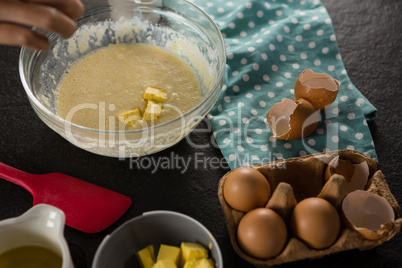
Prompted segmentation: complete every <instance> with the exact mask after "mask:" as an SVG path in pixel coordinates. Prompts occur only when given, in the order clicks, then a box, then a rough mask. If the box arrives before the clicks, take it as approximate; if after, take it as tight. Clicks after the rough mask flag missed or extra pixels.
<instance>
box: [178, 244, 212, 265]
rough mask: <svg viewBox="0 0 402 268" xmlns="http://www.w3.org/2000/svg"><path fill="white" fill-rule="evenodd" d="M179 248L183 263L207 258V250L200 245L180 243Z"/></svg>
mask: <svg viewBox="0 0 402 268" xmlns="http://www.w3.org/2000/svg"><path fill="white" fill-rule="evenodd" d="M180 247H181V253H182V260H183V261H184V263H185V262H187V261H191V260H197V259H202V258H208V250H207V249H206V248H205V247H204V246H203V245H201V244H198V243H190V242H182V243H181V246H180Z"/></svg>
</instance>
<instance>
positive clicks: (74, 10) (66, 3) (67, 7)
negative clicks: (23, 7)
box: [24, 0, 84, 20]
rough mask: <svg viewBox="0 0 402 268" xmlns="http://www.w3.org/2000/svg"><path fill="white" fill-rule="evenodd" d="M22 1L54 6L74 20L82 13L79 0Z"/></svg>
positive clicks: (81, 5) (82, 7)
mask: <svg viewBox="0 0 402 268" xmlns="http://www.w3.org/2000/svg"><path fill="white" fill-rule="evenodd" d="M24 2H27V3H34V4H41V5H44V6H50V7H53V8H56V9H57V10H59V11H60V12H62V13H64V14H66V15H67V16H69V17H70V18H72V19H74V20H76V19H78V18H80V17H81V16H82V14H83V13H84V5H83V4H82V3H81V1H80V0H25V1H24Z"/></svg>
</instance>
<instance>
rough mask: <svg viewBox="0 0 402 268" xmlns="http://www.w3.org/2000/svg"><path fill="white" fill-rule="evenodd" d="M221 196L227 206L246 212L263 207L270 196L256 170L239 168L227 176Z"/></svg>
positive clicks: (268, 187) (263, 180)
mask: <svg viewBox="0 0 402 268" xmlns="http://www.w3.org/2000/svg"><path fill="white" fill-rule="evenodd" d="M223 196H224V198H225V200H226V202H227V203H228V204H229V206H231V207H232V208H234V209H236V210H239V211H243V212H247V211H250V210H252V209H255V208H258V207H264V206H265V204H266V203H267V202H268V199H269V197H270V196H271V187H270V186H269V183H268V180H267V179H266V178H265V176H264V175H262V174H261V173H260V172H259V171H258V170H256V169H254V168H251V167H241V168H238V169H235V170H233V171H232V172H230V173H229V175H228V176H227V178H226V180H225V183H224V184H223Z"/></svg>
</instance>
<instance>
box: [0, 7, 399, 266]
mask: <svg viewBox="0 0 402 268" xmlns="http://www.w3.org/2000/svg"><path fill="white" fill-rule="evenodd" d="M323 3H324V5H325V6H326V7H327V9H328V11H329V13H330V15H331V17H332V21H333V25H334V29H335V33H336V36H337V40H338V45H339V49H340V52H341V55H342V58H343V60H344V63H345V67H346V70H347V72H348V74H349V76H350V79H351V81H352V82H353V83H354V84H355V86H356V87H357V88H358V89H360V90H361V91H362V92H363V94H364V95H365V96H366V97H367V98H368V99H369V100H370V101H371V102H372V103H373V104H374V105H375V106H376V107H377V108H378V110H379V112H378V116H377V118H376V119H375V120H374V122H370V123H369V126H370V130H371V132H372V135H373V137H374V142H375V145H376V149H377V153H378V158H379V161H380V165H379V168H380V169H381V170H382V171H383V172H384V173H385V175H386V178H387V180H388V183H389V185H390V189H391V191H392V193H393V194H394V196H395V197H396V199H397V201H398V203H399V204H402V184H401V178H400V175H401V170H400V169H401V168H402V165H401V163H400V161H401V159H402V153H401V148H402V147H401V131H402V123H401V116H402V111H401V109H402V108H401V107H402V106H401V102H402V98H401V92H400V87H401V82H402V81H401V58H402V47H401V44H402V35H401V33H402V27H401V24H402V17H401V12H402V2H401V1H399V0H393V1H391V0H383V1H382V0H372V1H366V0H358V1H357V0H356V1H348V0H338V1H330V0H323ZM18 54H19V49H18V48H10V47H2V46H0V162H3V163H6V164H8V165H11V166H14V167H16V168H19V169H21V170H24V171H27V172H31V173H49V172H55V171H57V172H62V173H66V174H68V175H71V176H74V177H77V178H80V179H82V180H86V181H88V182H91V183H94V184H97V185H100V186H103V187H106V188H108V189H111V190H114V191H117V192H120V193H122V194H125V195H127V196H130V197H131V198H132V200H133V205H132V207H131V208H130V209H129V211H128V212H127V213H126V214H125V215H124V216H123V217H122V218H121V219H120V220H118V221H117V222H116V223H115V224H113V225H112V226H111V227H109V228H108V229H106V230H104V231H102V232H100V233H97V234H84V233H82V232H79V231H77V230H74V229H72V228H70V227H68V226H67V227H66V229H65V236H66V239H67V241H68V243H69V245H70V249H71V252H72V255H73V258H74V262H75V264H76V267H90V265H91V263H92V259H93V256H94V254H95V251H96V249H97V247H98V245H99V244H100V242H101V241H102V239H103V238H104V237H105V236H106V235H107V234H109V233H110V232H112V231H113V230H115V229H116V228H117V227H118V226H120V225H121V224H122V223H123V222H125V221H127V220H129V219H131V218H133V217H135V216H137V215H140V214H141V213H142V212H144V211H149V210H155V209H169V210H175V211H179V212H182V213H185V214H187V215H190V216H192V217H194V218H196V219H197V220H199V221H200V222H201V223H203V224H204V225H205V226H206V227H207V228H208V229H209V230H210V231H211V232H212V233H213V234H214V236H215V237H216V239H217V240H218V242H219V244H220V246H221V250H222V253H223V257H224V261H225V267H252V266H251V265H249V264H247V263H246V262H244V261H243V260H242V259H240V258H239V257H238V256H237V255H236V254H235V253H234V251H233V250H232V247H231V245H230V242H229V237H228V234H227V232H226V225H225V220H224V217H223V214H222V212H221V209H220V205H219V201H218V198H217V185H218V180H219V178H220V177H221V176H222V175H224V174H225V173H226V172H227V171H228V168H227V167H222V168H217V167H215V166H207V167H206V168H205V167H203V166H202V165H201V164H200V162H199V160H200V159H201V160H209V161H210V160H213V159H215V160H222V161H223V159H222V154H221V153H220V151H219V149H218V148H216V147H214V146H213V145H208V144H210V141H211V140H212V139H213V137H212V134H211V133H210V132H207V131H200V130H205V129H207V128H208V124H207V123H206V122H205V121H204V122H203V123H202V124H201V125H200V126H199V127H198V128H197V130H198V132H197V131H196V132H195V133H193V134H191V135H190V138H191V140H192V142H195V143H197V144H206V145H207V146H205V148H204V149H202V150H197V149H194V148H193V147H191V146H190V145H189V141H187V140H183V141H182V142H180V143H179V144H177V145H176V146H174V147H173V148H171V149H168V150H165V151H163V152H160V153H158V154H156V155H153V156H152V157H148V158H143V159H145V160H143V161H144V162H143V163H142V164H143V165H147V163H146V162H145V161H152V160H158V159H165V158H169V157H182V158H186V159H188V158H190V166H189V168H188V169H186V170H185V169H179V168H173V169H164V170H158V171H157V172H154V171H153V169H152V168H137V166H136V165H137V164H136V162H132V161H130V160H118V159H112V158H107V157H102V156H97V155H94V154H91V153H88V152H85V151H83V150H81V149H78V148H76V147H74V146H73V145H70V144H69V143H68V142H67V141H65V140H64V139H62V138H61V137H60V136H58V135H57V134H55V133H54V132H52V131H51V130H50V129H49V128H48V127H47V126H45V125H44V124H43V123H42V122H41V121H40V120H39V119H38V117H37V116H36V115H35V114H34V113H33V110H32V108H31V107H30V105H29V102H28V100H27V97H26V95H25V92H24V90H23V88H22V85H21V82H20V78H19V74H18ZM31 205H32V197H31V195H30V194H29V193H28V192H27V191H26V190H24V189H22V188H20V187H19V186H16V185H14V184H12V183H9V182H7V181H4V180H0V219H5V218H9V217H15V216H18V215H20V214H22V213H23V212H25V211H26V210H27V209H29V208H30V207H31ZM0 239H1V238H0ZM401 248H402V235H401V234H398V235H397V236H396V237H394V238H393V239H392V240H391V241H389V242H387V243H385V244H383V245H381V246H379V247H376V248H374V249H371V250H368V251H358V250H352V251H348V252H342V253H338V254H334V255H331V256H326V257H324V258H321V259H318V260H311V261H300V262H296V263H291V264H286V265H283V266H282V267H304V266H309V267H401V263H402V254H401Z"/></svg>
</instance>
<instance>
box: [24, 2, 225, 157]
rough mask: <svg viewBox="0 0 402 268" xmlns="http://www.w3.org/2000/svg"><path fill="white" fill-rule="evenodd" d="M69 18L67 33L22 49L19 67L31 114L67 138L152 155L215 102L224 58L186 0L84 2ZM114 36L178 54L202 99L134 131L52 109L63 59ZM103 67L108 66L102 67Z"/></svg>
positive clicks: (110, 150) (112, 152) (95, 147)
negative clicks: (40, 46)
mask: <svg viewBox="0 0 402 268" xmlns="http://www.w3.org/2000/svg"><path fill="white" fill-rule="evenodd" d="M91 3H92V4H91V5H90V8H89V9H88V6H87V9H88V10H87V11H86V13H85V15H84V16H83V17H82V18H81V19H79V20H78V21H77V25H78V30H77V31H76V33H75V34H74V36H73V37H71V38H69V39H63V38H61V37H60V36H58V35H56V34H54V33H48V34H47V35H48V37H49V40H50V46H49V48H48V49H47V50H43V51H40V52H37V51H33V50H30V49H27V48H22V50H21V54H20V59H19V70H20V77H21V80H22V84H23V86H24V88H25V91H26V93H27V95H28V98H29V101H30V103H31V105H32V107H33V109H34V111H35V112H36V114H37V115H38V116H39V118H40V119H41V120H42V121H43V122H44V123H45V124H46V125H48V126H49V127H50V128H51V129H53V130H54V131H55V132H57V133H58V134H60V135H61V136H62V137H64V138H65V139H67V140H68V141H69V142H71V143H72V144H74V145H76V146H78V147H80V148H82V149H85V150H87V151H90V152H93V153H96V154H100V155H105V156H112V157H119V158H125V157H137V156H143V155H148V154H152V153H155V152H158V151H161V150H163V149H166V148H168V147H171V146H172V145H174V144H176V143H177V142H179V141H180V140H181V139H183V138H184V137H186V136H187V135H188V133H189V132H190V131H192V130H193V129H194V128H195V127H196V126H197V125H198V124H199V123H200V121H201V120H202V119H203V118H204V116H205V115H206V114H207V113H208V112H209V111H210V109H211V108H212V107H213V105H214V104H215V102H216V100H217V98H218V96H219V94H220V92H221V88H222V86H223V76H224V71H225V65H226V55H225V47H224V42H223V38H222V35H221V33H220V31H219V30H218V28H217V27H216V25H215V24H214V23H213V21H212V20H211V19H210V18H209V17H208V15H207V14H206V13H205V12H204V11H202V10H201V9H200V8H198V7H197V6H195V5H194V4H192V3H190V2H187V1H176V0H135V1H122V0H119V1H116V0H109V1H91ZM115 43H144V44H150V45H155V46H159V47H161V48H164V49H166V50H168V51H170V52H172V53H174V54H175V55H177V56H179V57H181V58H182V59H183V60H185V61H186V62H187V63H188V64H189V65H190V66H191V67H192V68H193V69H194V71H195V73H196V75H197V77H198V79H199V81H200V91H201V97H202V100H201V101H200V102H199V103H198V104H197V105H196V106H194V107H193V108H192V109H191V110H189V111H187V112H185V113H182V114H181V113H180V112H178V117H177V118H175V119H173V120H171V121H168V122H165V123H162V124H159V125H152V124H151V125H148V126H147V127H146V128H142V129H137V130H125V129H124V130H116V131H109V130H102V129H100V130H99V129H91V128H87V127H84V126H80V125H77V124H73V123H71V122H69V121H67V120H65V119H63V118H62V117H60V116H59V115H58V114H57V84H58V82H59V81H60V79H61V78H62V76H63V74H65V73H66V71H67V70H68V68H69V66H71V64H72V63H74V62H75V61H77V59H79V58H80V57H82V56H84V55H86V54H88V53H90V52H92V51H94V50H95V49H97V48H101V47H105V46H108V45H109V44H115ZM105 68H108V66H105Z"/></svg>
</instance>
